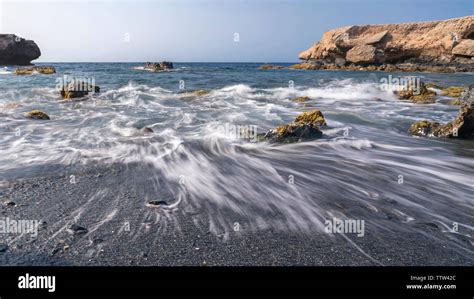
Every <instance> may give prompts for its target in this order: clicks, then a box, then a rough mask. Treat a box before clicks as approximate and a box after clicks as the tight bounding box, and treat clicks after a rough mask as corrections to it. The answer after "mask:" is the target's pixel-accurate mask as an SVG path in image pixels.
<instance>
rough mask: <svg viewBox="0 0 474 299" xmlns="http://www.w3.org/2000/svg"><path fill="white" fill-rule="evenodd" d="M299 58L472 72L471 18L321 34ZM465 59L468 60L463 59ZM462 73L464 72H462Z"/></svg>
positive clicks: (473, 28)
mask: <svg viewBox="0 0 474 299" xmlns="http://www.w3.org/2000/svg"><path fill="white" fill-rule="evenodd" d="M299 57H300V59H303V60H307V61H312V62H314V61H322V62H324V63H334V62H335V60H336V59H337V58H339V59H341V58H342V59H346V60H347V61H348V62H349V63H350V62H352V63H355V64H361V65H364V64H378V65H382V64H398V63H404V62H412V63H416V64H431V65H436V66H438V65H441V66H454V67H459V65H462V66H463V67H465V65H466V64H467V68H468V69H467V70H468V71H469V70H472V69H474V60H473V59H471V57H474V16H467V17H462V18H456V19H449V20H444V21H432V22H417V23H402V24H387V25H364V26H348V27H342V28H337V29H333V30H330V31H327V32H325V33H324V34H323V37H322V39H321V41H319V42H318V43H316V44H315V45H314V46H312V47H311V48H309V49H307V50H306V51H303V52H301V53H300V54H299ZM466 58H467V59H466ZM463 70H464V69H463Z"/></svg>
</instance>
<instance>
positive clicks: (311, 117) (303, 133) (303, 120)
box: [258, 109, 326, 143]
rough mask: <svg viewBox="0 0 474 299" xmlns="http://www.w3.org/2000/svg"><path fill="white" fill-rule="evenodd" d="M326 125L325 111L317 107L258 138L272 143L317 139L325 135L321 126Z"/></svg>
mask: <svg viewBox="0 0 474 299" xmlns="http://www.w3.org/2000/svg"><path fill="white" fill-rule="evenodd" d="M325 125H326V120H325V119H324V115H323V113H322V112H321V111H319V110H317V109H315V110H311V111H307V112H303V113H301V114H300V115H298V117H296V119H295V121H294V122H292V123H290V124H287V125H282V126H279V127H277V128H275V129H272V130H270V131H268V132H267V133H265V134H260V135H259V136H258V139H259V140H260V141H268V142H270V143H292V142H300V141H306V140H312V139H317V138H321V137H322V136H323V133H322V132H321V130H320V129H319V127H320V126H325Z"/></svg>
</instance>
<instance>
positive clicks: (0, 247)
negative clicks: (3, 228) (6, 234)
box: [0, 244, 8, 252]
mask: <svg viewBox="0 0 474 299" xmlns="http://www.w3.org/2000/svg"><path fill="white" fill-rule="evenodd" d="M7 249H8V245H7V244H0V252H5V251H7Z"/></svg>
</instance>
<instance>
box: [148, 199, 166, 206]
mask: <svg viewBox="0 0 474 299" xmlns="http://www.w3.org/2000/svg"><path fill="white" fill-rule="evenodd" d="M167 205H168V203H166V201H164V200H150V201H149V202H148V203H147V206H149V207H158V206H167Z"/></svg>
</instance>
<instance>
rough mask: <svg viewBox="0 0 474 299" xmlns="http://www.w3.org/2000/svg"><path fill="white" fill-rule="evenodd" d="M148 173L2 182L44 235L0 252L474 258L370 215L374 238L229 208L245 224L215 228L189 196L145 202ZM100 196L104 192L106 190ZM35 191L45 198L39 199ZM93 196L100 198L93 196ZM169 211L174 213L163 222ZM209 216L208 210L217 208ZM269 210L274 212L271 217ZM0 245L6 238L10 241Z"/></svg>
mask: <svg viewBox="0 0 474 299" xmlns="http://www.w3.org/2000/svg"><path fill="white" fill-rule="evenodd" d="M143 171H145V168H143V165H136V164H135V165H133V164H129V165H124V164H114V165H109V166H99V167H97V166H96V167H92V168H88V169H86V170H84V171H81V172H79V173H77V175H76V181H77V183H75V184H71V183H70V181H69V177H64V176H61V177H58V176H52V177H37V178H30V179H27V180H23V181H21V182H19V181H15V183H14V184H13V185H11V186H10V187H11V188H10V189H9V190H8V188H7V189H6V188H5V186H4V187H3V188H1V189H0V192H2V194H3V196H2V197H3V198H9V199H10V200H12V201H14V202H15V206H14V207H7V206H6V205H5V204H4V203H3V204H2V207H1V213H2V217H6V215H8V217H9V218H10V219H20V218H21V219H41V221H40V222H41V226H40V230H39V232H38V237H37V238H33V239H32V240H29V238H28V237H26V236H24V237H19V238H16V239H15V240H14V241H12V240H10V242H9V244H8V249H7V250H6V252H3V253H0V261H1V264H2V265H4V266H7V265H10V266H11V265H17V266H18V265H83V266H89V265H93V266H99V265H100V266H109V265H113V266H119V265H120V266H127V265H157V266H180V265H188V266H191V265H193V266H197V265H199V266H224V265H225V266H250V265H252V266H272V265H273V266H277V265H278V266H369V265H373V266H377V265H378V266H380V265H385V266H395V265H407V266H415V265H416V266H422V265H425V266H428V265H436V266H453V265H458V266H468V265H471V266H472V265H474V257H472V258H468V256H469V254H467V252H464V254H462V252H463V250H461V249H459V248H458V249H456V247H455V246H447V245H448V243H447V242H443V241H442V240H440V239H438V240H434V239H432V238H430V237H428V236H426V235H425V234H424V233H420V232H419V231H417V230H413V231H411V232H410V231H399V232H396V231H393V232H392V233H390V234H387V233H383V232H380V231H378V230H377V229H375V230H374V226H373V225H371V224H370V221H369V222H368V223H367V224H366V229H367V231H366V232H365V236H364V237H363V238H358V237H357V236H356V235H351V234H346V235H344V236H343V235H339V234H334V235H331V236H327V234H325V233H324V232H321V231H319V230H318V229H316V228H315V229H311V228H310V229H309V230H308V231H294V230H291V229H289V230H286V229H281V228H280V229H278V228H277V227H273V228H272V227H271V226H270V227H268V228H265V229H255V228H248V227H246V224H245V219H244V218H243V217H242V216H239V215H236V214H233V213H228V215H227V216H228V217H229V218H230V219H232V222H234V223H235V222H239V223H241V226H240V229H239V230H238V231H236V230H234V229H233V227H232V226H230V227H229V229H228V230H227V231H226V232H221V233H220V234H215V233H214V232H211V231H210V230H209V227H208V226H207V225H206V224H205V223H199V224H198V225H196V222H195V220H196V218H195V217H193V214H188V213H185V212H184V210H186V208H185V206H184V205H185V203H182V204H180V205H178V208H177V209H176V210H174V211H166V209H162V208H159V207H158V208H150V207H148V206H146V204H145V203H146V201H145V199H144V198H146V197H147V194H148V195H149V194H150V193H152V194H154V193H156V192H157V191H156V190H150V189H153V188H150V187H148V190H144V189H146V188H147V187H146V186H149V183H148V182H146V181H145V182H141V186H139V187H140V188H134V189H129V187H132V186H134V185H135V183H136V182H134V181H133V180H130V179H129V178H130V177H133V176H134V175H136V174H138V173H142V172H143ZM147 171H150V169H148V170H147ZM75 174H76V173H75ZM119 186H120V188H119ZM142 188H143V189H142ZM104 190H109V192H105V191H104ZM125 190H126V191H125ZM104 192H105V193H104ZM97 194H104V196H103V197H101V198H97V197H95V196H96V195H97ZM36 198H41V200H39V201H36V202H35V199H36ZM93 198H95V200H93V201H91V199H93ZM255 200H257V199H255ZM114 211H115V212H114ZM201 212H204V213H205V211H201ZM166 213H168V218H167V219H168V220H164V219H165V218H166V217H164V215H165V214H166ZM112 214H113V216H112V217H111V216H110V215H112ZM78 215H80V216H78ZM157 215H161V217H162V218H160V217H158V216H157ZM201 216H204V218H206V217H207V216H211V215H205V214H203V215H201ZM267 216H268V217H269V218H268V219H271V218H272V215H267ZM74 217H80V218H81V219H80V221H79V222H78V224H79V225H81V226H83V227H85V228H86V229H87V232H86V233H85V234H76V233H71V231H70V230H68V227H69V226H70V225H71V223H75V221H74ZM157 217H158V218H157ZM163 217H164V218H163ZM239 217H240V218H239ZM157 219H160V220H158V221H156V220H157ZM374 220H375V219H374ZM379 220H380V221H381V222H379V225H380V223H385V224H384V225H386V227H387V228H389V227H391V223H392V222H394V221H395V222H396V221H398V220H397V219H396V218H392V217H388V218H384V219H379ZM464 221H468V219H464ZM124 222H129V223H130V230H129V231H128V232H127V231H126V230H124V229H123V223H124ZM270 222H271V221H270ZM465 223H467V222H465ZM417 225H421V226H422V227H423V230H438V229H439V227H437V226H436V224H435V223H419V224H417ZM349 239H350V240H351V241H348V240H349ZM0 243H5V240H4V239H2V240H1V241H0ZM355 244H356V245H355ZM449 245H452V243H449ZM275 248H278V250H275Z"/></svg>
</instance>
